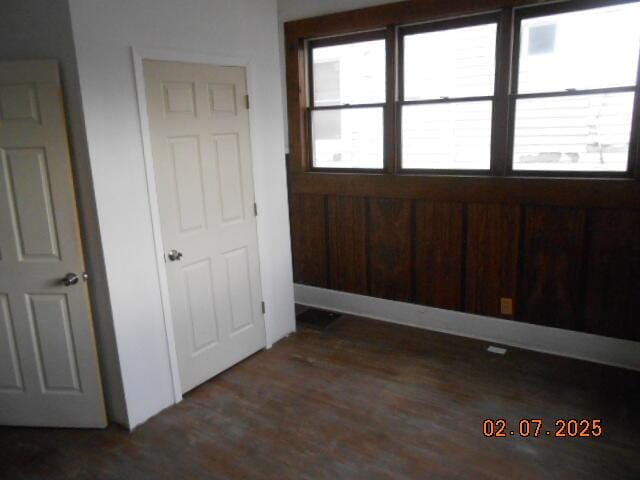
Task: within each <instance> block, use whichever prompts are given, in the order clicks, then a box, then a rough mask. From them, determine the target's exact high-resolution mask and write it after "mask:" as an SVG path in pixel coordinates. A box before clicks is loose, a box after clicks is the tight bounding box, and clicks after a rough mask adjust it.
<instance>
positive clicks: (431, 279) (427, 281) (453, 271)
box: [415, 202, 463, 309]
mask: <svg viewBox="0 0 640 480" xmlns="http://www.w3.org/2000/svg"><path fill="white" fill-rule="evenodd" d="M415 238H416V246H415V252H416V263H415V294H416V302H417V303H422V304H424V305H430V306H433V307H438V308H449V309H460V308H461V306H462V288H461V287H462V256H463V206H462V204H461V203H428V202H417V203H416V232H415Z"/></svg>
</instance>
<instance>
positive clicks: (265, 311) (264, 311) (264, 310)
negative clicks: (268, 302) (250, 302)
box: [260, 302, 267, 314]
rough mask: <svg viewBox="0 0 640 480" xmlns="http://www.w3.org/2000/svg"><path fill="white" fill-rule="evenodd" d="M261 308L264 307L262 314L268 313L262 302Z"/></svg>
mask: <svg viewBox="0 0 640 480" xmlns="http://www.w3.org/2000/svg"><path fill="white" fill-rule="evenodd" d="M260 306H261V307H262V313H263V314H264V313H267V307H265V306H264V302H260Z"/></svg>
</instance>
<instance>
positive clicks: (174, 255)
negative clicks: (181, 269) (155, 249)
mask: <svg viewBox="0 0 640 480" xmlns="http://www.w3.org/2000/svg"><path fill="white" fill-rule="evenodd" d="M167 257H169V260H171V261H172V262H179V261H180V260H182V252H179V251H178V250H169V253H168V254H167Z"/></svg>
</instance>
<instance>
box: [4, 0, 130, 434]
mask: <svg viewBox="0 0 640 480" xmlns="http://www.w3.org/2000/svg"><path fill="white" fill-rule="evenodd" d="M26 59H55V60H57V61H58V64H59V67H60V76H61V80H62V89H63V92H64V97H65V111H66V116H67V128H68V130H69V140H70V149H71V162H72V166H73V172H74V182H75V187H76V195H77V199H78V213H79V216H80V228H81V233H82V240H83V246H84V254H85V263H86V268H87V271H88V273H89V293H90V296H91V307H92V312H93V320H94V326H95V332H96V339H97V343H98V354H99V356H100V368H101V373H102V383H103V389H104V394H105V400H106V404H107V413H108V415H109V419H111V420H114V421H117V422H120V423H125V422H126V418H127V415H126V406H125V402H124V396H123V390H122V384H121V380H120V368H119V365H118V357H117V353H116V344H115V338H114V331H113V322H112V319H111V308H110V304H109V290H108V286H107V283H106V276H105V271H104V261H103V258H102V246H101V241H100V229H99V225H98V220H97V215H96V209H95V198H94V196H93V187H92V183H93V180H92V178H91V171H90V168H89V161H88V154H87V143H86V135H85V130H84V119H83V116H82V108H81V98H80V89H79V83H78V70H77V64H76V58H75V49H74V43H73V35H72V31H71V18H70V15H69V6H68V3H67V1H66V0H59V1H54V2H52V1H51V0H2V1H1V2H0V60H26Z"/></svg>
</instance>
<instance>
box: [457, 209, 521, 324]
mask: <svg viewBox="0 0 640 480" xmlns="http://www.w3.org/2000/svg"><path fill="white" fill-rule="evenodd" d="M519 230H520V208H519V207H518V206H513V205H499V204H477V203H473V204H470V205H468V206H467V251H466V268H465V271H466V283H465V299H466V301H465V307H466V308H465V309H466V311H468V312H471V313H478V314H481V315H489V316H493V317H499V316H503V315H501V313H500V298H511V299H514V302H513V304H514V305H515V304H516V302H515V297H516V282H517V267H518V247H519V245H518V244H519ZM504 316H506V317H508V318H511V317H512V315H504Z"/></svg>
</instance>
